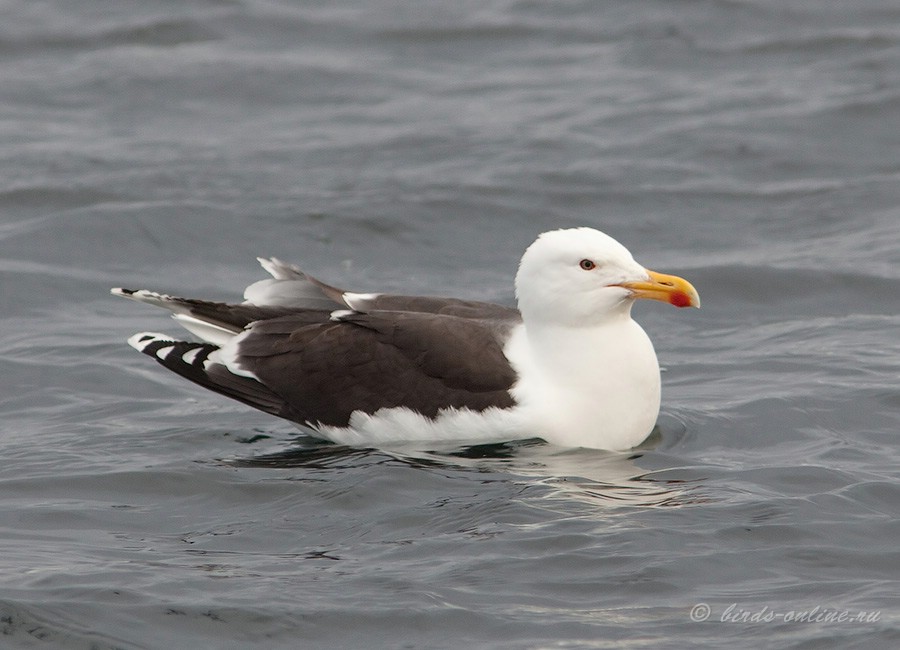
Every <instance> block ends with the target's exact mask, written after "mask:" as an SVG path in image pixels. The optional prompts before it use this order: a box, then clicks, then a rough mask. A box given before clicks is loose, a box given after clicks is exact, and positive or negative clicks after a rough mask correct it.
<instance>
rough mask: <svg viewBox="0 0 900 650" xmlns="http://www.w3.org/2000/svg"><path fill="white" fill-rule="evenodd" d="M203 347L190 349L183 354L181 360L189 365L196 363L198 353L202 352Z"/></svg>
mask: <svg viewBox="0 0 900 650" xmlns="http://www.w3.org/2000/svg"><path fill="white" fill-rule="evenodd" d="M202 349H203V348H194V349H193V350H188V351H187V352H185V353H184V354H183V355H181V360H182V361H184V362H185V363H186V364H188V365H190V364H192V363H194V361H195V360H196V359H197V355H198V354H200V351H201V350H202Z"/></svg>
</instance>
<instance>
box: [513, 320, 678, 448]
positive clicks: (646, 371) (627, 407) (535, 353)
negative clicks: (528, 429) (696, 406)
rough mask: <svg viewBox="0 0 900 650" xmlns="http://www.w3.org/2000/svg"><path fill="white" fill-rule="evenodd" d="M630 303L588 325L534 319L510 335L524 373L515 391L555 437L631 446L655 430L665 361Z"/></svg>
mask: <svg viewBox="0 0 900 650" xmlns="http://www.w3.org/2000/svg"><path fill="white" fill-rule="evenodd" d="M629 311H630V310H622V311H619V312H617V313H615V314H614V315H612V316H611V317H610V318H607V319H605V320H604V321H602V322H601V323H598V324H594V325H592V326H584V327H582V326H569V325H560V324H552V323H548V322H546V321H543V322H541V321H538V322H531V321H529V322H528V325H527V326H522V329H521V330H520V331H519V332H517V333H516V335H515V336H514V337H513V340H511V341H510V344H509V345H508V349H507V354H508V356H509V357H510V360H511V361H512V362H513V364H514V366H515V367H516V369H517V371H518V372H519V373H520V381H519V382H518V383H517V384H516V386H515V387H514V388H513V391H512V393H513V396H514V397H515V398H516V400H517V401H518V402H519V403H520V404H521V405H522V407H523V409H526V410H527V411H528V412H529V413H530V415H531V416H532V417H533V419H534V421H535V422H536V423H537V424H538V425H539V426H540V427H541V429H542V431H541V432H540V433H539V435H541V436H542V437H543V438H545V439H547V440H548V441H549V442H552V443H556V444H561V445H566V446H590V447H597V448H601V449H615V450H625V449H630V448H631V447H634V446H635V445H637V444H640V442H642V441H643V440H644V439H645V438H646V437H647V436H648V435H649V434H650V432H651V430H652V428H653V426H654V424H656V418H657V416H658V414H659V399H660V379H659V365H658V363H657V360H656V353H655V352H654V350H653V345H652V343H651V342H650V339H649V338H648V337H647V335H646V334H645V333H644V330H643V329H642V328H641V326H640V325H638V324H637V323H636V322H634V321H633V320H632V319H631V317H630V315H629V313H628V312H629Z"/></svg>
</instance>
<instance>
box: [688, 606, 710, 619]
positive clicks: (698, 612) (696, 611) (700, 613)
mask: <svg viewBox="0 0 900 650" xmlns="http://www.w3.org/2000/svg"><path fill="white" fill-rule="evenodd" d="M710 613H711V610H710V609H709V605H707V604H706V603H697V604H696V605H694V606H693V607H691V620H692V621H694V622H695V623H701V622H703V621H705V620H706V619H708V618H709V615H710Z"/></svg>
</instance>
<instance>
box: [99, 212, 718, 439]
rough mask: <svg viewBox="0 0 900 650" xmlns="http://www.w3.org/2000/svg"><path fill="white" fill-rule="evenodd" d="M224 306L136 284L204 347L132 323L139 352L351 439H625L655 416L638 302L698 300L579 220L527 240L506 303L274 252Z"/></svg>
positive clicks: (653, 380)
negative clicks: (372, 289) (333, 280)
mask: <svg viewBox="0 0 900 650" xmlns="http://www.w3.org/2000/svg"><path fill="white" fill-rule="evenodd" d="M259 261H260V263H261V264H262V266H263V268H264V269H265V270H266V271H268V272H269V273H270V274H271V275H272V278H271V279H267V280H261V281H259V282H256V283H254V284H252V285H250V286H249V287H247V289H246V290H245V292H244V298H245V300H244V302H243V303H240V304H226V303H219V302H209V301H204V300H194V299H186V298H176V297H173V296H168V295H164V294H160V293H155V292H152V291H147V290H137V291H135V290H130V289H113V290H112V293H113V294H115V295H118V296H123V297H125V298H130V299H132V300H137V301H140V302H145V303H149V304H151V305H156V306H158V307H163V308H165V309H168V310H169V311H171V312H172V316H173V318H175V320H177V321H178V322H179V323H180V324H181V325H182V326H184V327H185V328H186V329H187V330H189V331H190V332H191V333H193V334H194V335H196V336H198V337H199V338H200V339H202V340H203V342H189V341H181V340H178V339H176V338H172V337H171V336H167V335H165V334H157V333H152V332H142V333H139V334H135V335H134V336H132V337H131V338H130V339H129V341H128V342H129V343H130V344H131V345H132V346H133V347H134V348H136V349H137V350H139V351H141V352H143V353H144V354H147V355H149V356H151V357H153V358H155V359H156V360H157V361H158V362H159V363H161V364H162V365H163V366H165V367H166V368H168V369H169V370H172V371H174V372H176V373H177V374H179V375H181V376H183V377H185V378H187V379H190V380H191V381H193V382H195V383H197V384H200V385H201V386H204V387H205V388H209V389H211V390H214V391H216V392H218V393H222V394H223V395H227V396H228V397H231V398H233V399H236V400H239V401H241V402H244V403H245V404H249V405H250V406H253V407H255V408H257V409H260V410H262V411H265V412H267V413H271V414H272V415H277V416H279V417H282V418H286V419H288V420H291V421H293V422H296V423H299V424H301V425H304V426H306V427H309V428H311V429H313V430H314V431H315V432H316V433H317V434H318V435H319V436H321V437H324V438H327V439H329V440H332V441H334V442H339V443H343V444H351V445H366V446H372V445H374V446H378V445H384V444H389V443H392V442H399V441H423V440H429V441H437V440H459V441H477V442H488V441H506V440H513V439H522V438H530V437H540V438H543V439H545V440H546V441H548V442H550V443H553V444H557V445H564V446H568V447H592V448H597V449H609V450H626V449H630V448H632V447H634V446H636V445H638V444H640V443H641V442H642V441H643V440H644V439H645V438H646V437H647V436H648V435H649V434H650V432H651V430H652V429H653V427H654V425H655V423H656V418H657V416H658V414H659V405H660V374H659V365H658V363H657V360H656V353H655V351H654V349H653V344H652V343H651V342H650V339H649V338H648V337H647V335H646V334H645V333H644V330H643V329H642V328H641V327H640V325H638V324H637V323H636V322H635V321H634V320H632V318H631V307H632V305H633V303H634V301H635V300H636V299H638V298H649V299H652V300H661V301H664V302H668V303H671V304H673V305H675V306H677V307H692V306H693V307H699V306H700V297H699V296H698V294H697V291H696V290H695V289H694V287H693V286H692V285H691V284H690V283H689V282H687V281H686V280H684V279H682V278H679V277H676V276H672V275H663V274H661V273H655V272H653V271H648V270H647V269H645V268H644V267H643V266H641V265H640V264H638V263H637V262H635V261H634V258H633V257H632V255H631V253H629V252H628V250H627V249H626V248H625V247H624V246H622V245H621V244H620V243H619V242H617V241H616V240H614V239H612V238H611V237H609V236H608V235H606V234H604V233H602V232H599V231H597V230H594V229H591V228H573V229H567V230H555V231H551V232H546V233H543V234H542V235H540V236H539V237H538V238H537V240H535V242H534V243H533V244H532V245H531V246H529V247H528V249H527V250H526V251H525V254H524V255H523V256H522V261H521V263H520V264H519V270H518V273H517V274H516V280H515V288H516V297H517V300H518V309H512V308H509V307H503V306H500V305H495V304H490V303H484V302H475V301H469V300H459V299H455V298H436V297H419V296H401V295H386V294H379V293H354V292H350V291H344V290H342V289H337V288H335V287H332V286H330V285H327V284H325V283H323V282H321V281H319V280H317V279H316V278H313V277H312V276H310V275H307V274H306V273H304V272H303V271H301V270H300V269H299V268H297V267H296V266H293V265H289V264H285V263H284V262H281V261H280V260H278V259H275V258H271V259H262V258H260V260H259Z"/></svg>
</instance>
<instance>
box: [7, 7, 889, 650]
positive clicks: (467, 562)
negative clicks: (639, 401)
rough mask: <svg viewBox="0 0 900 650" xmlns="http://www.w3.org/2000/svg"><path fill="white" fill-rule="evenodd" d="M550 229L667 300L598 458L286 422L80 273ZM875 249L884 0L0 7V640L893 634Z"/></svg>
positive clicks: (485, 242) (644, 643) (480, 292)
mask: <svg viewBox="0 0 900 650" xmlns="http://www.w3.org/2000/svg"><path fill="white" fill-rule="evenodd" d="M574 225H589V226H593V227H597V228H600V229H603V230H605V231H606V232H608V233H610V234H611V235H613V236H615V237H616V238H618V239H619V240H621V241H622V242H623V243H625V244H626V245H627V246H628V247H629V248H630V249H631V250H632V251H633V252H634V253H635V255H636V257H637V259H638V260H639V261H641V262H642V263H644V264H645V265H647V266H648V267H650V268H654V269H657V270H659V271H665V272H673V273H678V274H681V275H683V276H685V277H687V278H688V279H690V280H691V281H692V282H693V283H694V284H695V285H696V286H697V288H698V289H699V291H700V294H701V296H702V298H703V309H702V310H700V311H696V310H690V311H688V310H675V309H672V308H670V307H668V306H666V305H662V304H642V305H639V306H637V307H636V309H635V314H636V317H637V318H638V320H639V321H640V322H641V323H642V324H643V325H644V327H645V329H647V331H648V332H649V333H650V335H651V337H652V338H653V339H654V341H655V344H656V346H657V350H658V353H659V356H660V361H661V363H662V365H663V366H664V367H665V372H664V374H663V382H664V394H663V412H662V414H661V416H660V422H659V432H658V434H656V435H655V436H653V438H652V439H651V440H650V441H649V442H648V443H647V444H646V445H644V446H643V447H642V448H641V449H638V450H636V451H635V453H633V454H626V455H617V454H608V453H602V452H596V451H585V450H562V449H558V448H554V447H550V446H548V445H544V444H540V443H538V442H535V441H531V442H520V443H515V444H509V445H497V446H489V447H478V448H464V447H458V446H454V445H452V444H448V445H447V446H446V447H444V448H422V447H416V446H410V447H409V448H404V449H401V450H392V451H389V452H388V451H380V450H376V449H352V448H344V447H337V446H324V445H322V444H319V443H317V442H316V441H315V440H313V439H312V438H310V437H309V436H308V435H306V434H305V433H303V432H302V431H299V430H297V429H294V428H293V427H292V426H291V425H290V424H289V423H286V422H281V421H278V420H276V419H274V418H271V417H269V416H267V415H265V414H262V413H259V412H255V411H252V410H250V409H248V408H246V407H244V406H242V405H240V404H238V403H234V402H230V401H228V400H226V399H224V398H221V397H219V396H217V395H213V394H209V393H207V392H204V391H203V390H202V389H200V388H197V387H195V386H193V385H191V384H188V383H187V382H184V381H182V380H180V379H179V378H177V377H175V376H174V375H171V374H169V373H166V372H165V371H164V370H162V369H161V368H159V367H158V366H157V365H156V364H154V363H152V361H150V360H149V359H147V358H146V357H142V356H140V355H138V354H136V353H135V352H134V351H133V350H131V349H130V348H128V347H127V346H126V345H125V344H124V340H125V338H126V337H127V336H129V335H131V334H132V333H134V332H136V331H140V330H145V329H150V330H162V331H171V332H177V331H179V329H178V328H177V327H176V325H175V324H174V323H172V322H171V321H169V320H168V319H167V318H166V317H165V315H164V314H162V313H157V312H155V311H154V310H151V309H149V308H144V307H142V306H140V305H135V304H131V303H127V302H125V301H122V300H117V299H115V298H112V297H110V296H109V295H108V289H109V287H112V286H126V287H134V288H141V287H146V288H151V289H157V290H163V291H167V292H170V293H174V294H180V295H187V296H191V297H204V298H211V299H237V298H239V297H240V292H241V290H242V288H243V287H244V286H245V285H247V284H249V283H250V282H252V281H254V280H256V279H259V278H261V277H262V270H261V269H259V267H258V266H257V264H256V261H255V259H254V258H255V257H256V256H257V255H266V256H271V255H276V256H278V257H281V258H283V259H286V260H290V261H292V262H295V263H297V264H299V265H301V266H302V267H303V268H305V269H307V270H309V271H310V272H312V273H314V274H316V275H318V276H320V277H323V278H325V279H327V280H329V281H332V282H334V283H335V284H338V285H343V286H347V287H349V288H351V289H356V290H360V291H367V290H368V291H372V290H383V291H403V292H415V293H429V294H441V295H456V296H463V297H469V298H476V299H483V300H492V301H497V302H503V303H506V304H510V303H511V302H512V300H513V296H512V287H511V278H512V275H513V274H514V272H515V267H516V263H517V261H518V258H519V256H520V255H521V252H522V250H523V249H524V248H525V246H526V245H527V244H528V243H530V242H531V240H532V239H533V238H534V236H535V235H536V234H537V233H539V232H541V231H544V230H548V229H553V228H558V227H564V226H574ZM898 280H900V5H898V4H897V2H896V1H895V0H865V1H864V0H859V1H856V2H853V1H847V2H837V1H818V2H806V1H802V0H678V1H673V0H665V1H664V0H656V1H654V0H645V1H640V2H635V1H633V2H625V1H619V2H594V1H590V0H581V1H578V0H573V1H564V2H537V1H534V0H496V1H495V0H481V1H479V2H466V1H461V2H419V3H414V2H392V1H390V0H368V1H366V2H361V1H357V2H352V1H349V0H348V1H342V0H338V1H328V2H290V1H288V0H190V1H187V2H178V3H176V2H164V1H162V0H140V1H137V0H96V1H93V2H71V1H68V2H66V1H63V0H43V1H39V0H27V1H26V0H9V1H7V2H3V3H0V319H2V321H0V322H2V327H0V383H2V390H0V647H2V648H45V647H46V648H94V649H106V648H129V649H130V648H245V647H259V648H399V647H404V648H472V647H478V648H622V647H630V648H645V647H646V648H657V647H667V648H668V647H672V648H721V647H725V646H726V645H727V646H728V647H730V648H761V647H765V648H830V647H833V648H867V649H868V648H895V647H900V602H898V578H900V571H898V569H900V542H898V540H900V522H898V514H900V485H898V479H900V469H898V465H900V431H898V428H900V336H898V332H900V316H898V312H900V293H898V291H897V282H898Z"/></svg>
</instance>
